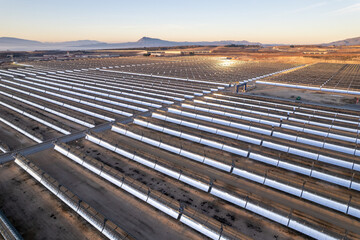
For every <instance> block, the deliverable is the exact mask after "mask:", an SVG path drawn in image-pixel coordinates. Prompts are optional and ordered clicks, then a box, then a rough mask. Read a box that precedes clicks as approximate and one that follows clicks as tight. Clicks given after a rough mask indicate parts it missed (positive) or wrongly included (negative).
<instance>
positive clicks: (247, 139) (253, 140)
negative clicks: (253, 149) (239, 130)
mask: <svg viewBox="0 0 360 240" xmlns="http://www.w3.org/2000/svg"><path fill="white" fill-rule="evenodd" d="M237 139H238V140H240V141H244V142H248V143H252V144H256V145H260V143H261V140H260V139H256V138H252V137H248V136H242V135H240V134H239V135H238V137H237Z"/></svg>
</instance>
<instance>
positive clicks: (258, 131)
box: [250, 127, 271, 135]
mask: <svg viewBox="0 0 360 240" xmlns="http://www.w3.org/2000/svg"><path fill="white" fill-rule="evenodd" d="M250 131H252V132H256V133H260V134H264V135H270V134H271V130H266V129H263V128H258V127H250Z"/></svg>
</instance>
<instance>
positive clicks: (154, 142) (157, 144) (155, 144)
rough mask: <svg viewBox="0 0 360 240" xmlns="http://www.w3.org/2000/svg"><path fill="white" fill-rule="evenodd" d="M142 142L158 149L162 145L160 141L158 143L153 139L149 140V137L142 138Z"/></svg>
mask: <svg viewBox="0 0 360 240" xmlns="http://www.w3.org/2000/svg"><path fill="white" fill-rule="evenodd" d="M142 141H143V142H145V143H147V144H150V145H153V146H156V147H158V146H159V145H160V142H159V141H156V140H153V139H151V138H147V137H143V138H142Z"/></svg>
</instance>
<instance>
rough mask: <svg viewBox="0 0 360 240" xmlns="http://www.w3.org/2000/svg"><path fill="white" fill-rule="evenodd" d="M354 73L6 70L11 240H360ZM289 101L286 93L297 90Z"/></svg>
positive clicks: (42, 65) (77, 65) (1, 122)
mask: <svg viewBox="0 0 360 240" xmlns="http://www.w3.org/2000/svg"><path fill="white" fill-rule="evenodd" d="M359 76H360V68H359V65H356V64H337V63H336V64H335V63H317V64H309V65H303V64H292V63H277V62H250V61H248V62H244V61H240V60H229V59H224V58H219V57H198V56H191V57H189V56H181V57H167V58H161V57H158V58H149V57H120V58H103V59H83V60H71V61H42V62H40V61H39V62H28V63H24V64H20V65H19V66H18V67H15V68H1V69H0V190H1V194H0V233H1V235H0V239H2V238H3V239H222V240H225V239H312V238H314V239H324V240H325V239H360V149H359V148H358V144H359V143H360V138H359V133H360V127H359V126H360V111H358V110H357V109H356V108H347V107H342V106H336V105H329V104H319V103H311V102H306V101H295V100H289V99H284V98H280V97H278V98H276V97H269V96H261V95H256V94H251V91H250V92H249V93H242V92H239V91H236V89H237V88H236V87H237V85H243V84H245V83H254V84H256V85H258V84H259V85H264V84H265V85H269V86H274V87H276V86H281V87H289V89H292V88H303V89H308V90H316V91H323V92H328V93H324V94H347V95H351V96H353V97H357V96H358V95H359V93H360V78H359ZM289 91H290V90H289Z"/></svg>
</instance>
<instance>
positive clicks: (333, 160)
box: [318, 155, 353, 169]
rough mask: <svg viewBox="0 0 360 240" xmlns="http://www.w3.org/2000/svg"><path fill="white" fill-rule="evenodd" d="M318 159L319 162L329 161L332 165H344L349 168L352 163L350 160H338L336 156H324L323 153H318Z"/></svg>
mask: <svg viewBox="0 0 360 240" xmlns="http://www.w3.org/2000/svg"><path fill="white" fill-rule="evenodd" d="M318 160H319V161H321V162H325V163H329V164H332V165H337V166H340V167H344V168H349V169H352V166H353V163H352V162H347V161H344V160H340V159H337V158H332V157H328V156H324V155H319V159H318Z"/></svg>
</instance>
